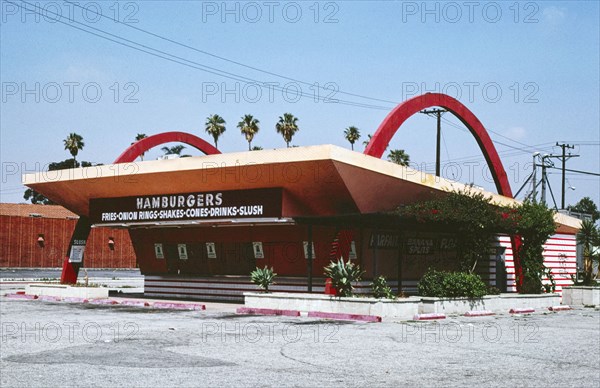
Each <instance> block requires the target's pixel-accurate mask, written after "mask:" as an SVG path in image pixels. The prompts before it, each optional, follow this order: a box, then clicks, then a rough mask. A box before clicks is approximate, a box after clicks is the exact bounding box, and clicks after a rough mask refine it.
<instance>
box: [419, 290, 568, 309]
mask: <svg viewBox="0 0 600 388" xmlns="http://www.w3.org/2000/svg"><path fill="white" fill-rule="evenodd" d="M559 304H560V296H559V295H557V294H540V295H531V294H527V295H520V294H501V295H488V296H484V297H482V298H479V299H468V298H452V299H449V298H429V297H422V298H421V306H420V308H419V312H420V313H423V314H428V313H440V314H464V313H466V312H467V311H472V310H487V311H492V312H494V313H506V312H508V310H510V309H518V308H534V309H536V310H539V309H547V308H548V307H551V306H558V305H559Z"/></svg>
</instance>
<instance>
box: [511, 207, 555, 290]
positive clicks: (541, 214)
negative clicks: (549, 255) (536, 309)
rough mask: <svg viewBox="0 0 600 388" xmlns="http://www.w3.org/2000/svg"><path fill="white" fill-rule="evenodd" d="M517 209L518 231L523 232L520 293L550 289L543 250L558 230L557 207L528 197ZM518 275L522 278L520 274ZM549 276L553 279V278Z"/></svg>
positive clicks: (519, 233) (518, 255)
mask: <svg viewBox="0 0 600 388" xmlns="http://www.w3.org/2000/svg"><path fill="white" fill-rule="evenodd" d="M515 209H516V211H517V214H518V224H517V226H516V234H517V235H519V236H521V238H522V242H523V244H522V245H521V247H520V248H519V249H518V251H517V257H518V259H519V260H520V261H521V267H522V269H523V274H522V282H523V286H522V289H521V293H523V294H541V293H542V292H544V291H546V292H547V290H546V287H544V285H543V283H542V279H543V278H544V276H547V270H546V266H545V265H544V255H543V253H544V243H545V242H546V240H548V238H549V237H550V236H551V235H552V234H553V233H554V231H555V230H556V225H555V224H554V211H552V210H551V209H548V207H547V206H546V205H545V204H543V203H534V202H532V201H525V202H523V203H522V204H521V205H520V206H518V207H516V208H515ZM516 275H517V281H519V280H520V279H519V274H518V273H517V274H516ZM549 279H550V278H549ZM550 280H551V283H552V279H550Z"/></svg>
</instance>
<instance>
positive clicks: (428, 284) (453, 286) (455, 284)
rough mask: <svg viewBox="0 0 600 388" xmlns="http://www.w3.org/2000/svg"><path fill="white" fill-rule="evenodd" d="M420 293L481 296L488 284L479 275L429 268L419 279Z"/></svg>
mask: <svg viewBox="0 0 600 388" xmlns="http://www.w3.org/2000/svg"><path fill="white" fill-rule="evenodd" d="M418 289H419V295H421V296H433V297H440V298H462V297H468V298H481V297H482V296H484V295H486V294H487V293H488V286H487V285H486V284H485V283H484V282H483V280H481V278H480V277H479V275H476V274H469V273H466V272H445V271H436V270H434V269H431V268H430V269H429V270H428V271H427V273H425V275H423V277H422V278H421V280H420V281H419V286H418Z"/></svg>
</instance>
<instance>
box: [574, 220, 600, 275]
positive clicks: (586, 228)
mask: <svg viewBox="0 0 600 388" xmlns="http://www.w3.org/2000/svg"><path fill="white" fill-rule="evenodd" d="M577 243H578V244H580V245H581V246H582V248H583V284H584V285H586V286H591V285H594V283H595V282H594V280H593V279H594V261H598V254H594V245H600V231H599V230H598V228H597V227H596V225H594V223H593V222H592V221H590V220H584V221H583V222H582V223H581V229H579V232H578V233H577ZM599 272H600V271H599ZM596 277H597V276H596Z"/></svg>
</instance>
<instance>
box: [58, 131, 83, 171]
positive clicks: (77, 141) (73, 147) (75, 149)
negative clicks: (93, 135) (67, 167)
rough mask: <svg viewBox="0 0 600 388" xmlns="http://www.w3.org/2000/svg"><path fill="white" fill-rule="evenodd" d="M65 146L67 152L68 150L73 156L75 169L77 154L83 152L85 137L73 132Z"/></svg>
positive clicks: (66, 140)
mask: <svg viewBox="0 0 600 388" xmlns="http://www.w3.org/2000/svg"><path fill="white" fill-rule="evenodd" d="M63 142H64V144H65V150H68V151H69V152H70V153H71V155H72V156H73V168H76V167H77V162H76V159H77V154H78V153H79V150H82V149H83V147H84V146H85V144H84V143H83V137H81V135H78V134H76V133H75V132H72V133H70V134H69V136H67V138H66V139H65V140H63Z"/></svg>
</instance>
